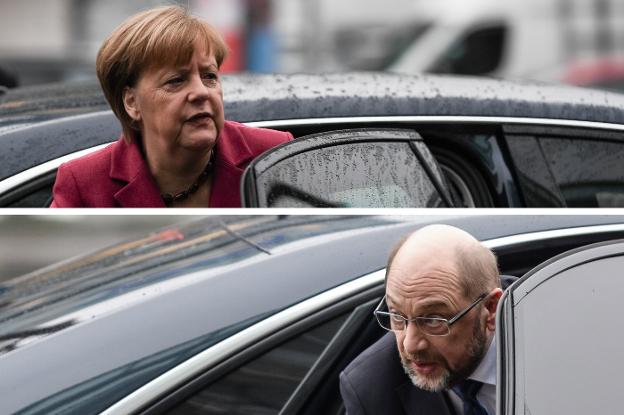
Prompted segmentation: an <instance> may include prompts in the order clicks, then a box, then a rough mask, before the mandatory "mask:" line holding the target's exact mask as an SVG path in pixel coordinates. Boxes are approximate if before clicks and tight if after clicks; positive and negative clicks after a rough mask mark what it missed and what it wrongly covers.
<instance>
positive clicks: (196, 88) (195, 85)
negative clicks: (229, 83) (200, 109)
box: [188, 75, 210, 102]
mask: <svg viewBox="0 0 624 415" xmlns="http://www.w3.org/2000/svg"><path fill="white" fill-rule="evenodd" d="M188 98H189V101H191V102H194V101H204V100H207V99H208V98H210V86H208V85H206V84H205V82H204V80H203V79H202V77H201V76H200V75H193V76H192V77H191V82H190V91H189V95H188Z"/></svg>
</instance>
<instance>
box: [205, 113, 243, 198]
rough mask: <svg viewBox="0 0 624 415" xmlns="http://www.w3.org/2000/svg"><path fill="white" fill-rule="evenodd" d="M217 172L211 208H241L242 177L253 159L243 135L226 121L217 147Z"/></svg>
mask: <svg viewBox="0 0 624 415" xmlns="http://www.w3.org/2000/svg"><path fill="white" fill-rule="evenodd" d="M215 149H216V154H215V170H214V175H213V180H212V190H211V191H210V202H209V206H210V207H241V198H240V191H241V189H240V187H241V177H242V175H243V171H244V168H245V166H246V165H247V163H249V161H250V160H251V159H253V153H252V151H251V150H250V148H249V146H248V145H247V142H246V141H245V138H244V137H243V136H242V133H241V132H240V131H239V130H238V129H236V128H234V127H232V125H231V124H230V123H229V122H228V121H226V122H225V124H224V126H223V130H222V131H221V134H220V135H219V140H218V141H217V145H216V146H215Z"/></svg>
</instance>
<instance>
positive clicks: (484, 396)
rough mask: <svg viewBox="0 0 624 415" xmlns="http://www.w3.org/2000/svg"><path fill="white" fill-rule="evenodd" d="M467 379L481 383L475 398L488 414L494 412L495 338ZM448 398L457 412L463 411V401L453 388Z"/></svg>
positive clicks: (491, 414) (490, 414)
mask: <svg viewBox="0 0 624 415" xmlns="http://www.w3.org/2000/svg"><path fill="white" fill-rule="evenodd" d="M468 379H472V380H476V381H479V382H482V383H483V386H482V387H481V389H479V392H478V393H477V400H478V401H479V402H480V403H481V405H483V407H484V408H485V410H486V411H487V412H488V414H489V415H495V414H496V338H493V339H492V343H490V347H489V348H488V351H487V353H485V356H484V357H483V360H481V363H479V366H477V368H476V369H475V370H474V372H472V375H470V376H468ZM448 395H449V398H450V399H451V402H452V403H453V406H454V407H455V411H456V412H457V413H458V414H463V413H464V401H462V399H461V398H460V397H459V396H458V395H457V393H456V392H455V391H453V390H450V391H449V394H448Z"/></svg>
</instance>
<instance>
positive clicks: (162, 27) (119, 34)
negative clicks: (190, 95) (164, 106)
mask: <svg viewBox="0 0 624 415" xmlns="http://www.w3.org/2000/svg"><path fill="white" fill-rule="evenodd" d="M198 40H199V41H200V42H205V44H206V50H208V51H210V52H211V53H212V54H213V55H214V57H215V60H216V61H217V65H218V66H219V67H221V64H222V63H223V60H224V59H225V56H226V55H227V46H226V44H225V41H224V40H223V38H222V37H221V35H220V34H219V33H218V32H217V31H216V30H215V29H214V28H213V27H212V26H210V25H209V24H208V23H206V22H205V21H203V20H200V19H199V18H197V17H194V16H191V15H190V14H189V12H188V11H187V10H185V9H184V8H182V7H179V6H166V7H158V8H155V9H151V10H147V11H144V12H141V13H138V14H136V15H134V16H132V17H130V18H129V19H128V20H126V21H125V22H123V23H122V24H121V25H120V26H119V27H117V28H116V29H115V30H114V31H113V33H111V35H110V36H109V37H108V39H106V40H105V41H104V43H103V44H102V47H101V48H100V51H99V52H98V55H97V60H96V71H97V76H98V79H99V80H100V85H101V86H102V90H103V91H104V95H105V96H106V100H107V101H108V103H109V105H110V106H111V109H112V110H113V112H114V113H115V115H116V116H117V118H118V119H119V121H120V122H121V126H122V129H123V132H124V137H125V138H126V140H127V141H128V142H130V141H132V140H133V139H135V138H136V137H137V132H138V127H137V126H136V125H134V124H133V120H132V118H130V116H129V115H128V114H127V113H126V110H125V107H124V104H123V96H124V90H125V89H126V88H127V87H133V86H135V84H136V82H137V81H138V79H139V77H140V76H141V74H142V73H143V72H144V71H145V70H147V69H151V68H158V67H165V66H168V65H172V64H173V65H175V66H179V65H184V64H185V63H187V62H189V61H190V59H191V57H192V56H193V51H194V47H195V42H196V41H198Z"/></svg>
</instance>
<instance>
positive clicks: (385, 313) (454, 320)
mask: <svg viewBox="0 0 624 415" xmlns="http://www.w3.org/2000/svg"><path fill="white" fill-rule="evenodd" d="M487 296H488V293H483V294H481V295H480V296H478V297H477V299H476V300H474V301H473V302H472V304H470V305H469V306H467V307H465V308H464V309H463V310H461V311H459V312H458V313H457V314H455V315H454V316H453V317H451V318H450V319H446V318H442V317H414V318H406V317H404V316H402V315H401V314H397V313H391V312H389V311H381V310H380V308H381V306H382V304H384V303H385V301H386V296H385V295H384V296H383V298H382V299H381V301H380V302H379V304H378V305H377V308H375V311H373V314H374V315H375V319H376V320H377V323H378V324H379V325H380V326H381V328H382V329H384V330H387V331H394V332H398V333H401V332H404V331H405V330H406V329H407V326H408V324H409V322H410V321H411V322H414V323H416V325H417V326H418V329H419V330H420V331H422V332H423V333H424V334H426V335H427V336H435V337H443V336H448V335H449V334H450V333H451V326H452V325H453V324H455V323H457V321H459V319H460V318H462V317H463V316H465V315H466V314H468V313H469V312H470V310H472V309H473V308H475V307H476V306H477V304H479V303H480V302H481V301H483V300H484V299H485V298H486V297H487ZM380 315H383V316H388V317H398V318H399V319H402V320H403V323H404V327H403V330H392V329H389V328H387V327H384V326H383V325H382V324H381V322H380V321H379V316H380ZM423 319H425V320H430V321H431V320H436V321H439V322H442V323H445V324H446V333H445V334H431V333H427V331H426V329H423V328H422V327H421V325H420V324H418V322H419V321H422V320H423Z"/></svg>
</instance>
